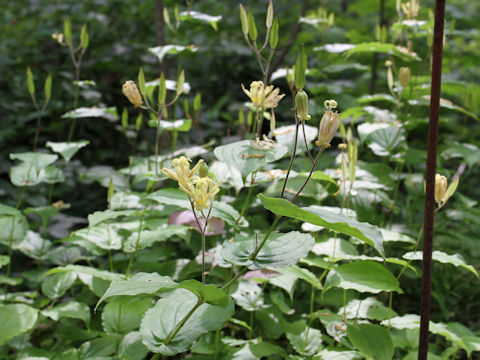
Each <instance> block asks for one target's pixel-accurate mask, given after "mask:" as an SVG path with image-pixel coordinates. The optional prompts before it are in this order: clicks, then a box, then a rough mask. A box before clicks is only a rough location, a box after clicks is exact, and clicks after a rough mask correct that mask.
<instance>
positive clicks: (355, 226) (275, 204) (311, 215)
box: [259, 194, 384, 256]
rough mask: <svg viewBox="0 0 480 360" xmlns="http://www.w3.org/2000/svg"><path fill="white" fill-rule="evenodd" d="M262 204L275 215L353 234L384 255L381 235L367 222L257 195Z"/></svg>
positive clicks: (376, 228)
mask: <svg viewBox="0 0 480 360" xmlns="http://www.w3.org/2000/svg"><path fill="white" fill-rule="evenodd" d="M259 198H260V200H261V201H262V204H263V206H264V207H265V208H266V209H267V210H270V211H271V212H273V213H274V214H277V215H282V216H287V217H291V218H294V219H297V220H300V221H304V222H308V223H310V224H313V225H319V226H323V227H325V228H327V229H330V230H333V231H336V232H339V233H342V234H346V235H350V236H353V237H355V238H357V239H359V240H362V241H364V242H366V243H367V244H369V245H371V246H373V247H374V248H375V249H376V250H377V251H378V252H379V253H380V255H382V256H383V255H384V251H383V244H382V242H383V237H382V233H381V232H380V230H379V229H378V227H376V226H373V225H371V224H369V223H364V222H358V221H356V220H354V219H352V218H349V217H348V216H345V215H342V214H335V213H332V212H330V211H319V210H318V209H315V208H308V207H307V208H299V207H298V206H296V205H294V204H292V203H291V202H290V201H288V200H285V199H275V198H270V197H266V196H264V195H262V194H260V195H259Z"/></svg>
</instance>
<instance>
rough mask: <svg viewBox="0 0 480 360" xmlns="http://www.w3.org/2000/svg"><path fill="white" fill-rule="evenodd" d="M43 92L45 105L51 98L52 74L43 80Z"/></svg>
mask: <svg viewBox="0 0 480 360" xmlns="http://www.w3.org/2000/svg"><path fill="white" fill-rule="evenodd" d="M44 91H45V101H46V103H48V101H49V100H50V98H51V97H52V74H48V76H47V78H46V79H45V85H44Z"/></svg>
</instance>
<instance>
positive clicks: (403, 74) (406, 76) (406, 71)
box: [398, 67, 412, 87]
mask: <svg viewBox="0 0 480 360" xmlns="http://www.w3.org/2000/svg"><path fill="white" fill-rule="evenodd" d="M411 75H412V73H411V71H410V68H408V67H401V68H400V70H399V71H398V78H399V80H400V85H402V86H403V87H407V85H408V82H409V81H410V76H411Z"/></svg>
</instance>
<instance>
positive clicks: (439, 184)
mask: <svg viewBox="0 0 480 360" xmlns="http://www.w3.org/2000/svg"><path fill="white" fill-rule="evenodd" d="M447 183H448V181H447V178H446V177H445V176H443V175H440V174H436V175H435V201H436V202H437V203H439V204H440V203H441V202H443V201H444V200H445V195H446V194H447Z"/></svg>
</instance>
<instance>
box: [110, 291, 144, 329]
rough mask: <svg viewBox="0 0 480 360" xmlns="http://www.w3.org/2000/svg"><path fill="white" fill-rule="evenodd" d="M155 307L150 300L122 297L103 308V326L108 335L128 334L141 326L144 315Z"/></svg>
mask: <svg viewBox="0 0 480 360" xmlns="http://www.w3.org/2000/svg"><path fill="white" fill-rule="evenodd" d="M152 305H153V302H152V299H149V298H146V299H145V298H143V299H142V298H138V297H135V298H132V297H123V296H122V297H120V298H116V299H114V300H112V301H110V302H109V303H108V304H107V305H105V307H104V308H103V312H102V326H103V329H104V330H105V332H106V333H107V334H126V333H129V332H130V331H133V330H136V329H138V328H139V326H140V321H141V319H142V316H143V314H144V313H145V311H147V310H148V309H149V308H151V307H152Z"/></svg>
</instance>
